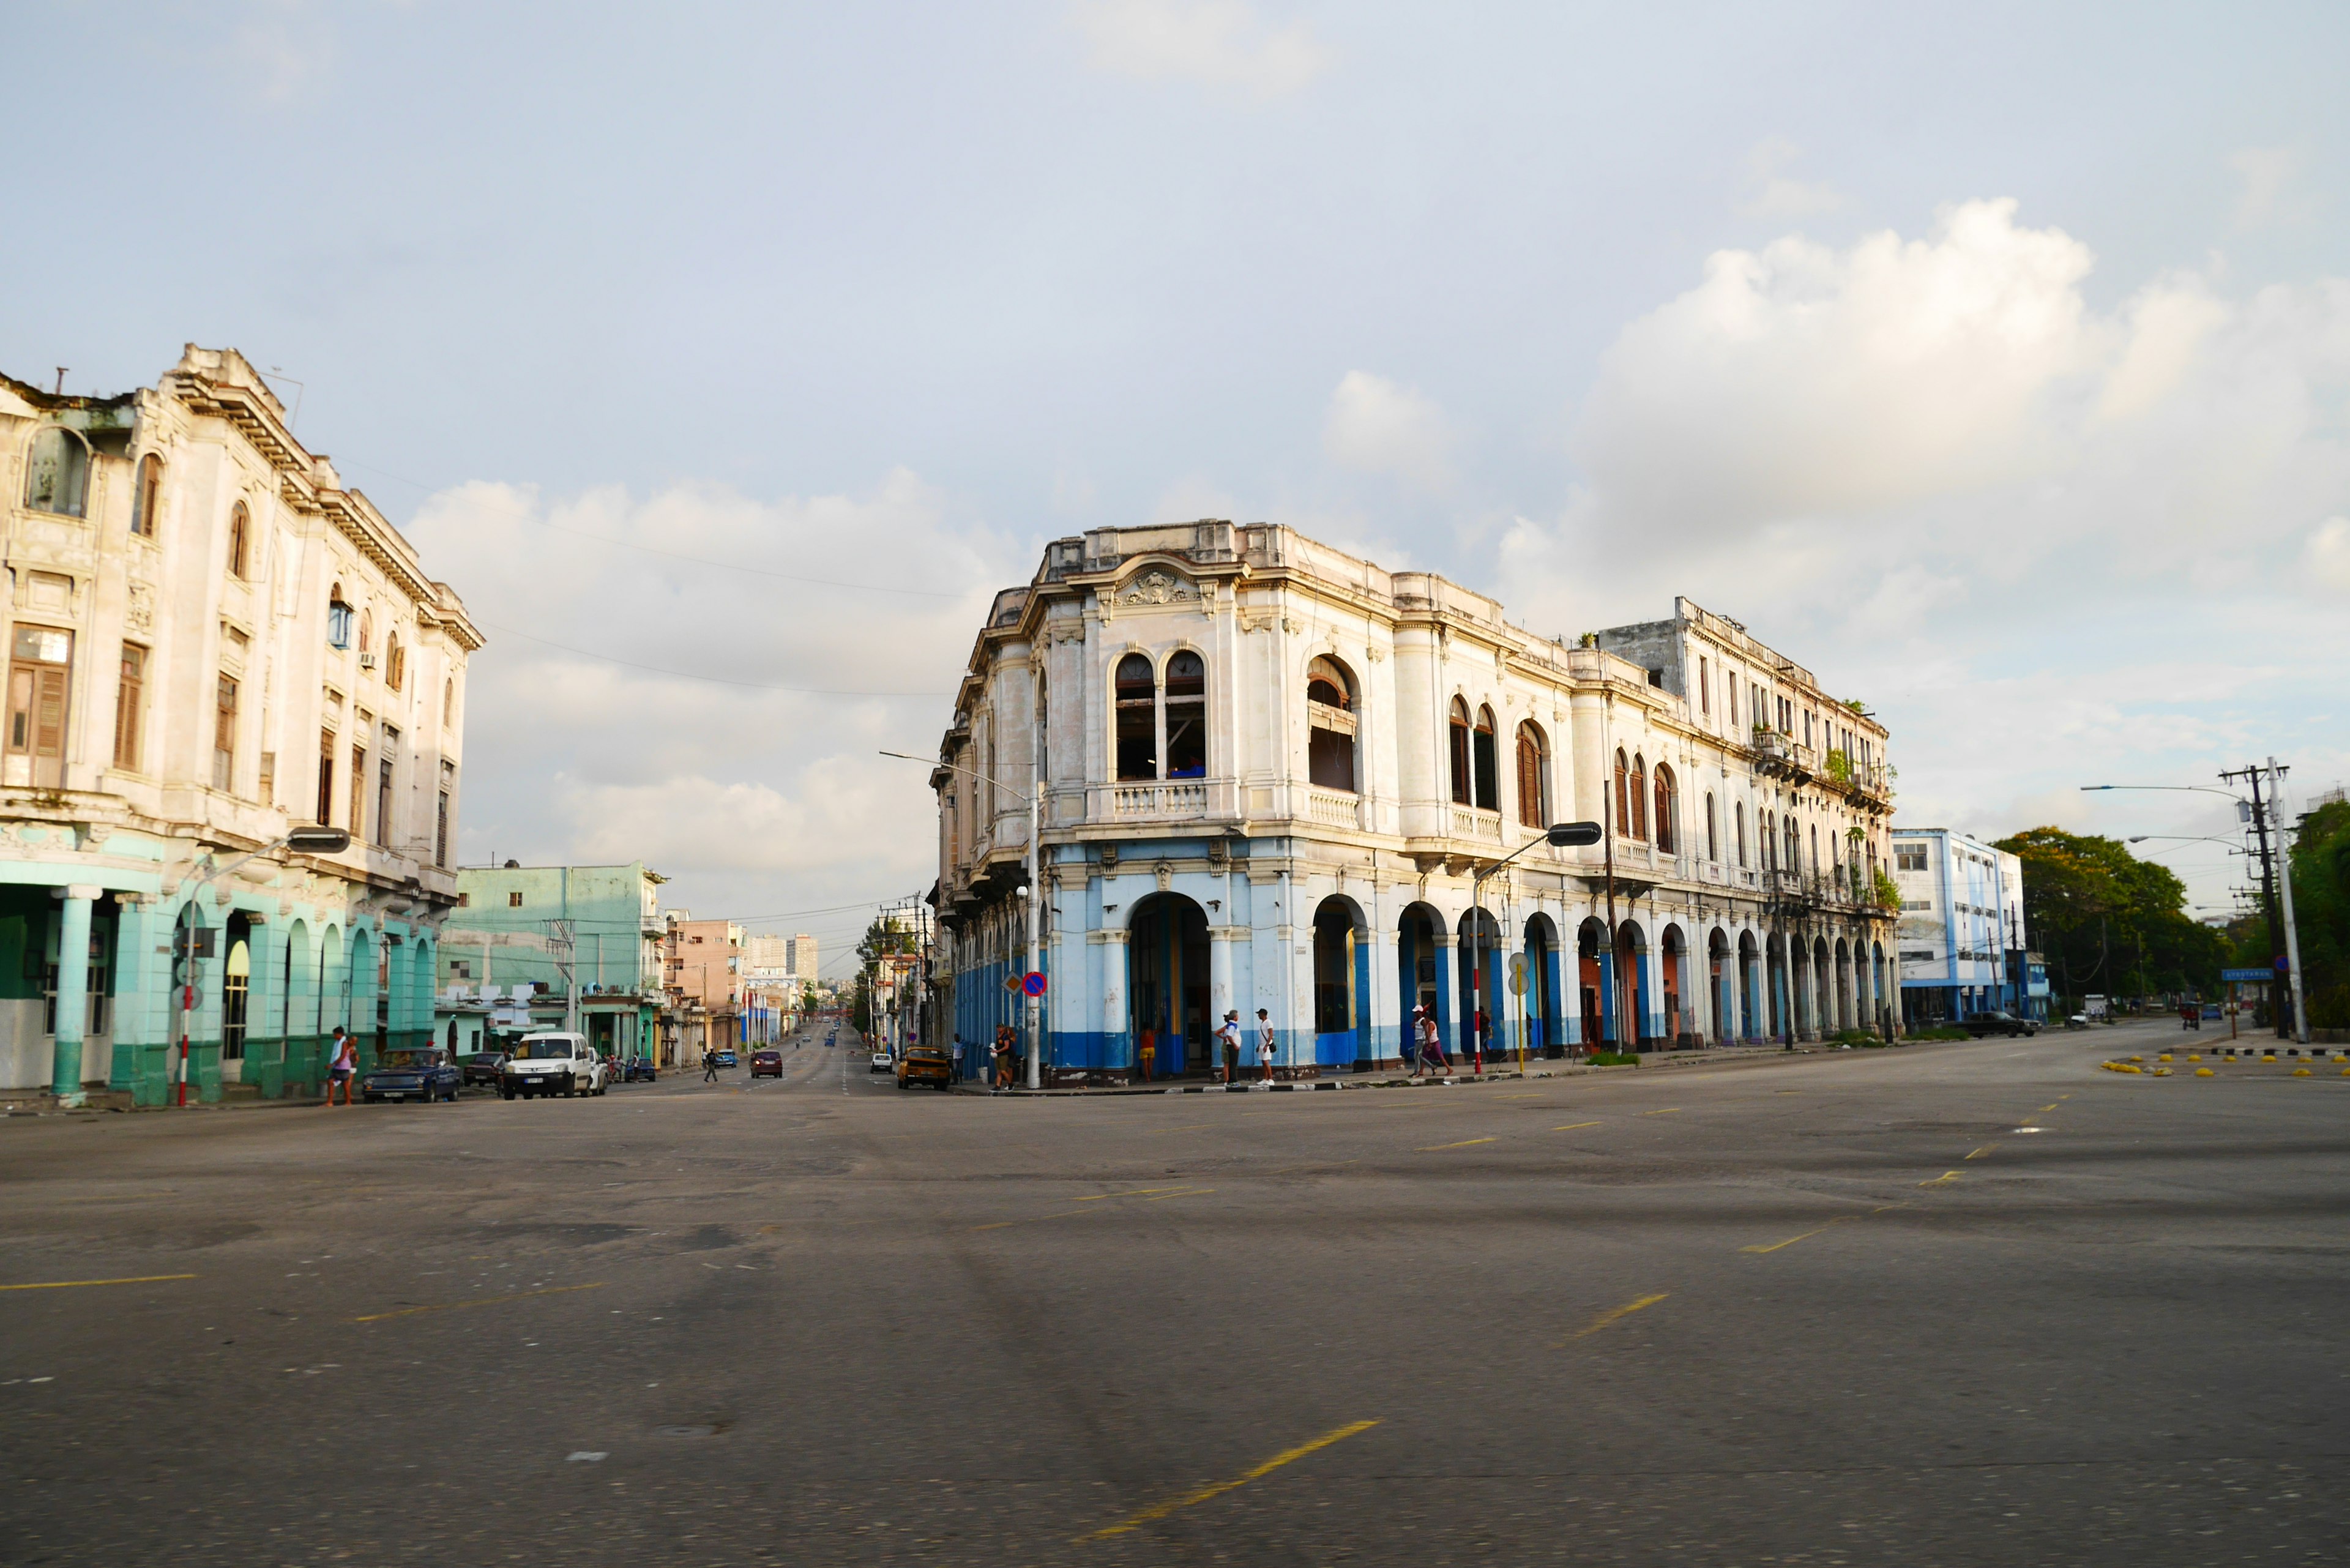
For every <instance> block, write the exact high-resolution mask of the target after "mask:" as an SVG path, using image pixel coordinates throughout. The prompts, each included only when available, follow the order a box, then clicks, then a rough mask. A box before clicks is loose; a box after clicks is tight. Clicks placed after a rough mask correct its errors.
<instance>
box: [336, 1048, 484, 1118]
mask: <svg viewBox="0 0 2350 1568" xmlns="http://www.w3.org/2000/svg"><path fill="white" fill-rule="evenodd" d="M463 1079H464V1074H463V1070H462V1069H460V1068H459V1067H458V1065H457V1064H455V1063H454V1062H452V1061H451V1060H449V1053H447V1052H446V1051H443V1050H442V1049H441V1048H440V1047H439V1046H437V1045H415V1046H402V1047H400V1049H398V1050H393V1051H387V1052H385V1053H384V1054H383V1062H382V1064H380V1065H379V1066H378V1067H377V1068H376V1069H375V1070H374V1071H373V1072H371V1073H364V1074H362V1075H360V1076H359V1098H360V1099H362V1100H365V1101H367V1102H368V1103H369V1104H370V1105H372V1104H374V1103H375V1102H376V1101H378V1100H453V1099H455V1098H456V1097H457V1090H458V1087H459V1085H461V1084H462V1083H463Z"/></svg>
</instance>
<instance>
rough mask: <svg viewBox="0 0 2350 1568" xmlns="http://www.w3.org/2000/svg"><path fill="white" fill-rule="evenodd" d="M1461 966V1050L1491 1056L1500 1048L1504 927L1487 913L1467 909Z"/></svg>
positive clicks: (1459, 938)
mask: <svg viewBox="0 0 2350 1568" xmlns="http://www.w3.org/2000/svg"><path fill="white" fill-rule="evenodd" d="M1453 945H1454V948H1455V950H1456V961H1457V962H1458V964H1459V966H1460V974H1459V977H1458V978H1459V981H1460V989H1461V1050H1463V1051H1464V1052H1482V1053H1483V1054H1485V1055H1488V1056H1491V1055H1492V1054H1494V1053H1495V1052H1497V1051H1498V1050H1500V1049H1501V1046H1500V1044H1498V1042H1499V1039H1500V1028H1501V1023H1502V1020H1503V1017H1504V1016H1505V1015H1504V1013H1503V1009H1502V977H1501V975H1500V973H1499V972H1498V971H1499V970H1500V968H1501V961H1502V926H1501V922H1500V921H1498V920H1496V919H1493V917H1492V914H1491V913H1490V912H1489V911H1487V910H1484V909H1465V910H1463V911H1462V912H1461V924H1460V929H1458V931H1457V932H1456V933H1455V938H1454V943H1453Z"/></svg>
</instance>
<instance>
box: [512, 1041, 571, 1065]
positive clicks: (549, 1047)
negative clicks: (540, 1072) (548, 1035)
mask: <svg viewBox="0 0 2350 1568" xmlns="http://www.w3.org/2000/svg"><path fill="white" fill-rule="evenodd" d="M515 1055H517V1056H520V1057H522V1058H523V1059H524V1060H525V1061H529V1062H563V1061H568V1060H570V1057H571V1042H570V1041H568V1040H525V1041H524V1042H523V1043H522V1044H521V1046H520V1047H519V1048H518V1049H517V1050H516V1051H515Z"/></svg>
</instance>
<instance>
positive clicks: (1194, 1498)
mask: <svg viewBox="0 0 2350 1568" xmlns="http://www.w3.org/2000/svg"><path fill="white" fill-rule="evenodd" d="M1376 1426H1378V1422H1377V1421H1350V1422H1348V1423H1347V1425H1346V1426H1343V1427H1340V1428H1336V1429H1335V1430H1333V1431H1328V1432H1325V1433H1323V1434H1322V1435H1321V1436H1320V1437H1318V1438H1315V1439H1314V1440H1313V1441H1312V1442H1310V1443H1300V1444H1298V1445H1297V1446H1296V1447H1295V1448H1294V1449H1284V1450H1283V1451H1282V1452H1280V1453H1277V1454H1275V1455H1274V1456H1273V1458H1271V1459H1267V1460H1265V1461H1264V1463H1263V1464H1261V1465H1259V1466H1257V1467H1256V1468H1255V1469H1251V1470H1245V1471H1243V1472H1242V1473H1241V1474H1239V1475H1237V1476H1235V1477H1233V1478H1232V1480H1228V1481H1218V1482H1217V1483H1216V1484H1215V1485H1213V1486H1203V1487H1201V1489H1200V1490H1197V1491H1188V1492H1185V1493H1184V1494H1183V1495H1182V1496H1181V1497H1179V1498H1173V1499H1170V1500H1169V1501H1166V1502H1162V1503H1158V1504H1155V1505H1153V1506H1152V1507H1149V1508H1146V1509H1144V1510H1143V1511H1141V1512H1140V1513H1137V1514H1132V1515H1129V1516H1128V1517H1127V1518H1125V1519H1121V1520H1119V1521H1118V1522H1117V1523H1116V1524H1111V1525H1106V1526H1104V1527H1103V1528H1101V1529H1099V1530H1097V1531H1095V1532H1093V1533H1092V1534H1090V1535H1081V1536H1079V1537H1078V1538H1077V1539H1078V1540H1080V1541H1107V1539H1109V1538H1110V1537H1111V1536H1113V1535H1123V1534H1125V1533H1126V1532H1128V1531H1129V1530H1134V1529H1138V1528H1139V1527H1140V1526H1142V1525H1145V1524H1149V1523H1150V1522H1151V1521H1154V1520H1160V1519H1164V1518H1166V1517H1167V1516H1168V1515H1169V1514H1170V1513H1174V1512H1176V1511H1179V1510H1181V1509H1186V1508H1190V1507H1191V1505H1192V1504H1194V1503H1201V1502H1205V1501H1208V1500H1209V1499H1210V1498H1213V1497H1222V1496H1223V1495H1224V1493H1226V1492H1228V1491H1233V1490H1238V1489H1239V1488H1241V1487H1244V1486H1246V1485H1248V1483H1249V1482H1251V1481H1253V1480H1263V1478H1264V1477H1266V1476H1269V1475H1271V1474H1272V1473H1273V1472H1274V1471H1275V1470H1277V1469H1280V1468H1281V1467H1282V1466H1284V1465H1286V1464H1295V1462H1296V1461H1298V1460H1299V1459H1304V1458H1305V1456H1306V1455H1308V1454H1311V1453H1318V1452H1319V1451H1320V1450H1322V1449H1326V1448H1328V1447H1329V1446H1330V1445H1331V1444H1333V1443H1343V1442H1345V1441H1346V1440H1347V1438H1351V1437H1353V1436H1355V1434H1357V1432H1367V1431H1369V1430H1370V1429H1371V1428H1373V1427H1376Z"/></svg>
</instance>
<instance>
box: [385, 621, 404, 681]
mask: <svg viewBox="0 0 2350 1568" xmlns="http://www.w3.org/2000/svg"><path fill="white" fill-rule="evenodd" d="M407 679H408V649H405V648H402V647H401V646H400V633H398V632H396V631H395V632H390V633H389V634H387V635H386V636H385V638H384V639H383V683H384V684H385V685H387V686H389V687H390V688H391V689H392V690H393V691H399V690H400V684H401V682H403V681H405V680H407Z"/></svg>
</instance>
